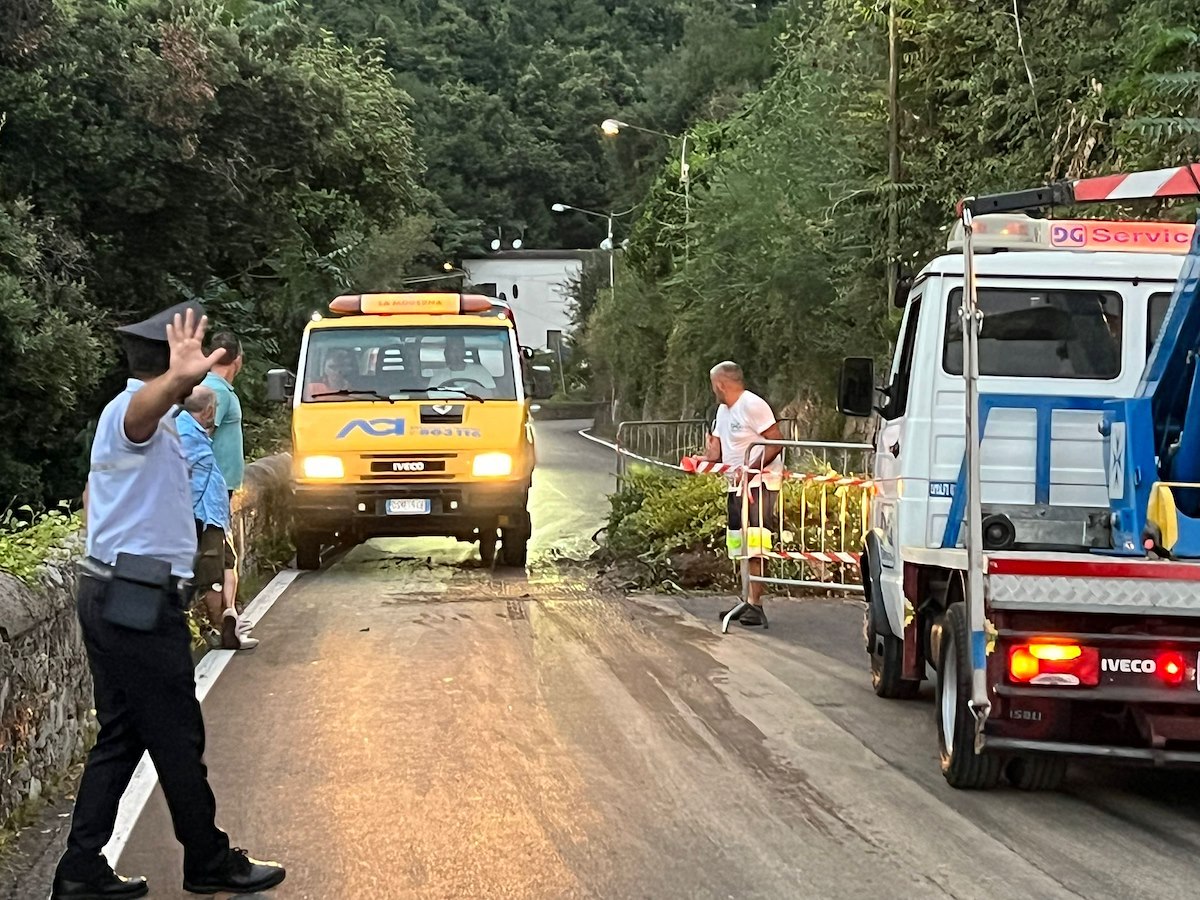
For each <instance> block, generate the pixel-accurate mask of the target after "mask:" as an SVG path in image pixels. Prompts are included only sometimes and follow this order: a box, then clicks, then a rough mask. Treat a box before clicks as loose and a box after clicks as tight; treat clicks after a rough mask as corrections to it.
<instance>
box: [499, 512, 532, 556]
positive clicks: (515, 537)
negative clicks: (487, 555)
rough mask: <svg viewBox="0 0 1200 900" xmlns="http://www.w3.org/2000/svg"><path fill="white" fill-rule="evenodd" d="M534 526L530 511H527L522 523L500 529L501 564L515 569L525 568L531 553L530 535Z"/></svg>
mask: <svg viewBox="0 0 1200 900" xmlns="http://www.w3.org/2000/svg"><path fill="white" fill-rule="evenodd" d="M532 531H533V528H532V526H531V525H530V522H529V513H525V514H524V516H523V517H522V520H521V522H520V524H518V525H513V526H510V527H509V528H501V529H500V565H502V566H509V567H511V568H515V569H523V568H525V560H526V558H527V557H528V555H529V535H530V534H531V533H532Z"/></svg>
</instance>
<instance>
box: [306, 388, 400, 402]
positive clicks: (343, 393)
mask: <svg viewBox="0 0 1200 900" xmlns="http://www.w3.org/2000/svg"><path fill="white" fill-rule="evenodd" d="M359 394H366V395H367V396H368V397H373V398H375V399H376V400H386V401H387V402H388V403H395V402H396V401H395V399H394V398H392V397H389V396H388V395H387V394H381V393H379V392H378V391H372V390H370V389H363V390H355V389H353V388H342V389H341V390H337V391H321V392H320V393H317V394H311V395H309V397H310V399H312V400H316V399H317V398H318V397H350V396H356V395H359Z"/></svg>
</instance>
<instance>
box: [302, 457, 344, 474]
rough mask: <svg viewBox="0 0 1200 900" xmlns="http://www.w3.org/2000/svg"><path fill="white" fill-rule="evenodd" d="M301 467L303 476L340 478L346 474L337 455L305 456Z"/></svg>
mask: <svg viewBox="0 0 1200 900" xmlns="http://www.w3.org/2000/svg"><path fill="white" fill-rule="evenodd" d="M303 469H304V477H305V478H341V477H342V476H344V475H345V474H346V470H345V468H344V467H343V466H342V460H341V458H340V457H337V456H306V457H304V466H303Z"/></svg>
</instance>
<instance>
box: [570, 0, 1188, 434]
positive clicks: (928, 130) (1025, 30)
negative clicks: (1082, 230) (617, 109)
mask: <svg viewBox="0 0 1200 900" xmlns="http://www.w3.org/2000/svg"><path fill="white" fill-rule="evenodd" d="M897 10H898V14H899V16H898V18H899V20H898V26H899V35H900V40H901V43H900V47H901V51H902V54H901V88H900V107H901V116H900V126H901V139H900V147H901V152H902V158H903V169H902V174H901V178H900V179H899V180H898V181H895V182H893V181H892V180H891V179H889V177H888V157H887V148H888V128H887V125H888V109H887V102H886V86H887V82H886V79H887V74H888V52H887V51H888V47H887V34H888V27H887V4H886V3H884V2H862V0H826V2H824V3H816V2H802V0H796V2H793V3H791V4H789V5H787V6H786V7H782V8H780V9H777V10H776V19H777V21H778V26H779V28H778V31H779V39H778V40H777V42H776V44H775V47H774V67H773V71H772V74H771V76H770V77H769V78H768V79H767V80H766V81H765V82H764V83H763V85H762V86H761V89H760V90H758V91H755V92H753V93H750V94H747V95H744V96H743V97H742V100H741V102H740V103H739V105H738V107H737V109H736V110H735V111H734V112H733V113H732V114H730V115H727V116H724V117H721V118H716V119H712V120H708V121H700V122H697V123H695V124H694V125H693V127H692V129H691V132H690V137H691V140H690V146H691V147H692V150H691V151H690V167H691V184H690V191H687V192H686V194H685V191H684V190H682V189H681V184H680V171H679V166H678V163H677V162H675V161H671V162H670V163H668V164H667V165H666V167H665V168H664V169H663V170H662V171H661V173H660V175H659V178H658V180H657V182H656V183H655V184H654V186H653V187H652V189H651V190H650V192H649V195H648V198H647V200H646V203H645V206H644V207H643V215H642V217H641V219H640V221H639V222H638V223H637V226H636V229H635V232H634V238H633V242H632V245H631V247H630V249H629V252H628V253H627V264H628V265H627V267H626V272H625V273H624V277H623V278H622V279H621V282H620V283H619V285H618V288H617V290H616V291H615V292H614V293H613V294H612V295H601V297H600V298H599V302H598V303H597V304H596V306H595V308H594V310H593V311H592V312H591V314H590V315H589V316H587V317H586V320H585V323H584V340H585V345H586V346H587V348H588V351H589V355H590V359H591V361H592V363H593V366H592V368H593V371H597V372H598V374H599V381H598V385H597V393H598V394H599V395H601V396H613V397H615V398H616V399H617V400H618V401H620V409H619V410H618V413H617V415H618V416H621V417H625V418H636V417H639V416H641V415H646V416H650V415H679V414H684V415H690V414H693V413H694V412H696V411H699V410H700V409H703V408H704V407H705V406H706V405H707V404H708V403H709V402H710V401H709V399H708V396H707V393H706V390H707V389H706V371H707V368H708V366H709V365H711V364H712V363H713V362H716V361H717V360H720V359H723V358H727V357H732V358H735V359H738V360H740V361H741V362H743V363H744V364H745V366H746V368H747V369H748V372H749V375H750V378H751V381H752V382H753V383H754V385H755V386H756V387H758V388H760V389H762V390H764V391H766V392H767V393H768V394H769V395H770V397H771V398H772V399H773V400H774V401H775V402H776V403H777V404H780V405H784V404H789V405H790V411H792V412H795V413H799V414H800V415H802V416H806V417H808V418H809V420H810V421H812V422H813V423H814V427H815V428H817V429H822V428H825V429H832V428H835V427H838V423H837V420H836V418H835V417H830V416H829V415H828V414H827V411H828V409H829V406H830V403H829V389H830V388H831V386H832V381H833V376H834V373H835V370H836V362H837V360H838V359H839V358H840V357H841V356H842V355H844V354H846V353H847V352H848V351H852V352H867V353H876V354H883V353H885V352H886V350H887V347H888V343H889V341H890V339H891V336H892V334H893V330H894V327H895V319H894V316H893V315H892V313H891V311H890V310H889V309H888V307H887V302H886V298H887V287H886V280H885V278H886V274H885V273H886V266H887V256H888V246H887V245H888V240H887V229H886V225H885V223H886V221H887V212H888V210H889V208H891V206H892V204H895V206H896V208H897V210H898V213H899V216H900V223H901V227H900V242H899V247H898V248H897V250H898V255H899V256H900V257H901V258H902V260H903V261H904V263H905V265H906V266H908V267H911V268H916V267H918V266H919V265H920V264H921V262H922V261H923V260H925V259H927V258H929V257H930V256H931V255H933V254H934V253H935V252H936V251H937V248H938V246H939V244H940V243H941V242H942V241H943V240H944V238H945V232H944V228H945V227H946V225H947V224H948V222H949V220H950V218H951V216H952V213H953V208H954V202H955V201H956V200H957V199H958V198H960V197H962V196H964V195H965V194H967V193H969V192H971V193H974V192H981V193H982V192H988V191H990V190H1004V189H1012V188H1017V187H1022V186H1027V185H1032V184H1039V183H1043V182H1044V181H1045V180H1046V179H1059V178H1065V177H1078V176H1081V175H1088V174H1098V173H1102V172H1110V171H1120V170H1136V169H1139V168H1157V167H1162V166H1166V165H1170V164H1172V163H1175V162H1179V161H1183V160H1197V159H1200V115H1198V114H1200V7H1197V6H1196V5H1195V4H1194V3H1188V2H1183V0H1039V2H1037V3H1026V2H1020V3H1018V4H1017V5H1016V6H1015V7H1014V5H1013V4H1012V3H1011V2H1001V0H977V2H971V3H963V2H956V0H897ZM1014 10H1016V12H1017V15H1016V16H1014ZM1187 212H1188V210H1175V211H1171V212H1170V213H1169V214H1187ZM823 411H824V412H823Z"/></svg>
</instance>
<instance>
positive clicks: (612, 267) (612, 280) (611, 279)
mask: <svg viewBox="0 0 1200 900" xmlns="http://www.w3.org/2000/svg"><path fill="white" fill-rule="evenodd" d="M609 121H614V120H611V119H610V120H609ZM550 209H551V210H552V211H554V212H556V213H565V212H577V213H581V214H583V215H585V216H595V217H596V218H597V219H604V220H605V221H606V222H607V223H608V236H607V237H606V238H605V239H604V243H602V244H601V245H600V249H601V250H607V251H608V286H609V288H610V289H611V288H613V287H614V286H615V284H616V280H617V279H616V264H615V262H614V258H615V256H616V243H615V242H614V241H613V219H619V218H621V217H622V216H627V215H629V214H630V213H631V212H633V211H634V210H635V209H637V207H636V206H631V207H629V209H627V210H625V211H624V212H606V213H602V212H596V211H595V210H594V209H583V208H582V207H579V206H571V204H569V203H552V204H550Z"/></svg>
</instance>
